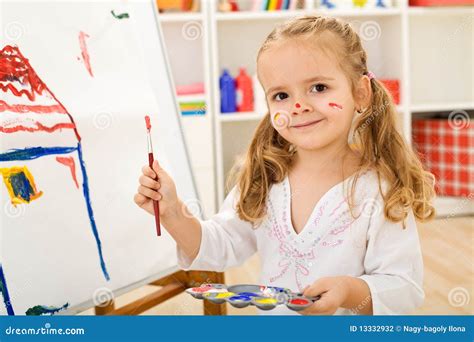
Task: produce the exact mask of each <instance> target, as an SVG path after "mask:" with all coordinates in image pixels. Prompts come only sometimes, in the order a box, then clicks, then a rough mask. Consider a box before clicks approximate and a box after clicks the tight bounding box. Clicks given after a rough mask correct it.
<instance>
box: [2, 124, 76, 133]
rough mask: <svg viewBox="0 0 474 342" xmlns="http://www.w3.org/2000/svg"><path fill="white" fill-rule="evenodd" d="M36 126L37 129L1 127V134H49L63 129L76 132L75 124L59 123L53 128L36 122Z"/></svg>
mask: <svg viewBox="0 0 474 342" xmlns="http://www.w3.org/2000/svg"><path fill="white" fill-rule="evenodd" d="M35 124H36V127H25V126H21V125H19V126H14V127H2V126H0V132H1V133H15V132H20V131H22V132H39V131H43V132H48V133H51V132H54V131H56V130H58V129H59V130H61V129H63V128H67V129H74V130H76V126H75V125H74V124H73V123H58V124H56V125H54V126H52V127H46V126H44V125H43V124H41V123H39V122H35Z"/></svg>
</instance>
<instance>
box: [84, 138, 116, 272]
mask: <svg viewBox="0 0 474 342" xmlns="http://www.w3.org/2000/svg"><path fill="white" fill-rule="evenodd" d="M77 152H78V153H79V164H80V165H81V170H82V179H83V183H82V189H83V192H84V198H85V199H86V205H87V212H88V214H89V220H90V222H91V227H92V233H93V234H94V238H95V242H96V244H97V250H98V252H99V259H100V267H101V268H102V273H103V274H104V277H105V279H106V280H110V276H109V273H108V272H107V268H106V266H105V261H104V256H103V255H102V243H101V242H100V237H99V232H98V231H97V226H96V224H95V219H94V212H93V211H92V205H91V200H90V196H89V183H88V180H87V172H86V165H85V163H84V160H83V159H82V146H81V143H80V142H79V143H78V144H77Z"/></svg>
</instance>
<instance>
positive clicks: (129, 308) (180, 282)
mask: <svg viewBox="0 0 474 342" xmlns="http://www.w3.org/2000/svg"><path fill="white" fill-rule="evenodd" d="M202 283H219V284H224V273H219V272H204V271H178V272H175V273H173V274H170V275H169V276H166V277H164V278H161V279H158V280H156V281H154V282H152V283H150V284H149V285H153V286H160V287H161V288H160V289H159V290H156V291H155V292H153V293H151V294H149V295H147V296H145V297H143V298H140V299H137V300H135V301H133V302H132V303H130V304H127V305H125V306H123V307H120V308H115V302H114V301H113V300H111V301H109V302H108V303H107V305H105V306H96V307H95V308H94V311H95V314H96V315H138V314H140V313H142V312H144V311H146V310H148V309H150V308H152V307H154V306H156V305H158V304H160V303H163V302H164V301H166V300H168V299H170V298H172V297H174V296H176V295H178V294H180V293H181V292H184V290H186V289H187V288H189V287H196V286H200V285H201V284H202ZM203 304H204V308H203V309H204V315H225V314H227V310H226V306H225V305H222V304H213V303H211V302H209V301H207V300H204V301H203Z"/></svg>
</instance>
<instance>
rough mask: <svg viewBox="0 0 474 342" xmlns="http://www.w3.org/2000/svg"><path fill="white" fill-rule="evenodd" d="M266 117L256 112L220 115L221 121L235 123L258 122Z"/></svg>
mask: <svg viewBox="0 0 474 342" xmlns="http://www.w3.org/2000/svg"><path fill="white" fill-rule="evenodd" d="M263 117H264V115H262V114H257V113H255V112H236V113H225V114H220V115H219V121H221V122H235V121H258V120H261V119H262V118H263Z"/></svg>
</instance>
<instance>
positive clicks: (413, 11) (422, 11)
mask: <svg viewBox="0 0 474 342" xmlns="http://www.w3.org/2000/svg"><path fill="white" fill-rule="evenodd" d="M473 13H474V7H473V6H446V7H442V6H441V7H409V8H408V14H409V15H410V16H427V15H470V14H473Z"/></svg>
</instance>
